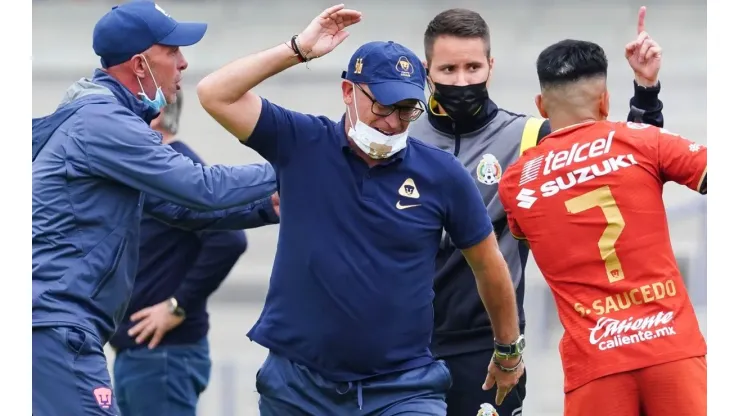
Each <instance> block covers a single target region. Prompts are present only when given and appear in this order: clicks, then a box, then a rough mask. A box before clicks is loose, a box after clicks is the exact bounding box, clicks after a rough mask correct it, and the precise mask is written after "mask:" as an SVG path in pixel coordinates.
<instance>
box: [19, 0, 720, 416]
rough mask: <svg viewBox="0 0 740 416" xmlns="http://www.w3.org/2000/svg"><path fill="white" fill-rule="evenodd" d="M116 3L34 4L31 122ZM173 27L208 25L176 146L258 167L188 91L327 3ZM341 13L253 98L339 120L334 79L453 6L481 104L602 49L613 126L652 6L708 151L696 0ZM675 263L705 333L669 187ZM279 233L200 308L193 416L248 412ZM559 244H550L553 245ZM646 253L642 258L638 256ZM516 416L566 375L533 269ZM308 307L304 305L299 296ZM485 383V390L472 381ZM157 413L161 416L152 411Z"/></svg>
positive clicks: (668, 116)
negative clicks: (484, 44) (205, 369)
mask: <svg viewBox="0 0 740 416" xmlns="http://www.w3.org/2000/svg"><path fill="white" fill-rule="evenodd" d="M117 3H119V2H118V1H112V0H33V115H34V117H36V116H41V115H44V114H47V113H49V112H51V111H53V110H54V108H55V107H56V106H57V104H58V103H59V101H60V99H61V98H62V95H63V93H64V91H65V89H66V88H67V87H68V86H69V84H70V83H72V82H74V81H75V80H77V79H79V78H81V77H86V76H90V75H91V74H92V71H93V69H94V68H96V67H97V65H98V61H97V58H96V57H95V55H94V54H93V51H92V40H91V34H92V29H93V26H94V24H95V22H96V21H97V19H98V18H100V16H102V15H103V14H104V13H105V12H106V11H107V10H108V9H110V7H111V6H113V5H115V4H117ZM158 4H159V5H160V6H161V7H162V8H164V9H165V10H166V11H167V12H168V13H169V14H170V15H172V16H173V17H174V18H176V19H178V20H198V21H206V22H208V23H209V25H210V26H209V29H208V33H207V34H206V37H205V38H204V40H203V41H202V42H200V43H199V44H198V45H196V46H193V47H190V48H187V49H185V50H184V52H185V56H186V57H187V59H188V60H189V62H190V66H189V68H188V70H187V71H186V72H185V80H184V82H183V89H184V94H185V101H184V110H183V118H182V121H181V128H180V138H181V140H183V141H185V142H186V143H188V144H189V145H190V146H192V147H193V148H194V149H195V150H196V152H198V153H199V154H200V155H201V156H202V157H203V158H204V159H205V160H206V161H207V162H208V163H210V164H215V163H226V164H243V163H250V162H257V161H261V160H262V159H261V157H260V156H258V155H257V154H256V153H255V152H253V151H252V150H250V149H248V148H246V147H244V146H241V145H239V144H238V143H237V142H236V140H235V139H233V138H232V137H231V136H229V135H228V134H227V133H226V132H225V131H224V130H222V129H221V128H220V127H219V126H218V125H217V124H216V122H214V121H213V120H212V119H211V118H210V117H209V116H208V115H207V114H206V113H205V111H204V110H203V109H202V108H201V107H200V105H199V104H198V101H197V97H196V95H195V85H196V84H197V82H198V81H199V80H200V79H201V78H202V77H203V76H205V75H206V74H207V73H209V72H210V71H212V70H214V69H216V68H218V67H219V66H221V65H223V64H225V63H227V62H228V61H230V60H233V59H235V58H238V57H240V56H243V55H246V54H249V53H252V52H256V51H259V50H261V49H265V48H268V47H271V46H274V45H276V44H278V43H280V42H284V41H286V40H288V39H289V38H290V36H291V35H293V34H296V33H299V32H300V31H301V30H302V29H303V28H304V27H305V26H306V25H307V24H308V22H309V21H310V20H311V19H313V17H315V16H316V15H317V14H318V13H319V12H321V10H323V9H324V8H326V7H328V6H331V5H332V4H333V2H332V1H327V0H300V1H299V0H293V1H290V0H271V1H258V0H161V1H159V2H158ZM346 4H347V6H348V7H351V8H354V9H358V10H360V11H362V12H363V22H362V23H361V24H359V25H358V26H356V27H353V28H352V29H351V30H350V32H351V36H350V37H349V38H348V39H347V40H346V41H345V42H344V43H343V44H342V45H341V46H339V47H338V48H337V49H336V50H335V51H334V52H333V53H331V54H330V55H327V56H325V57H323V58H321V59H320V60H316V61H313V62H311V63H310V65H309V66H308V68H306V66H305V65H304V66H297V67H294V68H292V69H290V70H288V71H286V72H285V73H283V74H280V75H278V76H276V77H274V78H273V79H271V80H268V81H267V82H265V83H264V84H263V85H261V86H259V87H258V89H257V92H258V93H259V94H261V95H263V96H265V97H267V98H269V99H270V100H272V101H274V102H276V103H278V104H280V105H283V106H285V107H288V108H291V109H294V110H298V111H303V112H308V113H313V114H324V115H328V116H330V117H333V118H335V119H338V118H339V117H340V116H341V115H342V114H343V111H344V108H343V104H342V101H341V99H340V88H339V84H340V78H339V75H340V73H341V71H342V70H343V69H344V68H346V67H347V60H348V59H349V56H350V55H351V54H352V52H353V51H354V50H355V49H356V48H357V47H358V46H359V45H361V44H362V43H364V42H367V41H371V40H394V41H396V42H399V43H402V44H404V45H406V46H408V47H409V48H411V49H413V50H414V51H415V52H417V53H418V54H419V55H420V56H421V55H423V47H422V46H423V45H422V38H423V33H424V30H425V28H426V25H427V23H428V22H429V20H431V19H432V17H434V15H435V14H437V13H439V12H440V11H442V10H445V9H448V8H451V7H466V8H470V9H473V10H476V11H478V12H480V13H481V14H482V15H483V17H484V18H485V19H486V20H487V21H488V24H489V26H490V28H491V37H492V50H493V52H492V53H493V55H494V57H495V59H496V66H495V69H494V75H493V83H492V85H491V90H490V93H491V97H492V98H493V100H494V101H495V102H496V103H497V104H498V105H499V106H500V107H503V108H505V109H508V110H511V111H515V112H520V113H535V112H536V109H535V106H534V101H533V100H534V96H535V94H536V93H537V92H538V84H537V77H536V72H535V66H534V62H535V59H536V58H537V55H538V53H539V52H540V51H541V50H542V49H543V48H545V47H546V46H548V45H549V44H551V43H554V42H556V41H559V40H562V39H564V38H581V39H587V40H591V41H595V42H597V43H599V44H601V45H602V46H603V47H604V48H605V50H606V52H607V54H608V55H609V57H610V58H611V67H610V73H609V87H610V91H611V94H612V119H613V120H624V119H625V118H626V115H627V111H628V105H629V98H630V97H631V95H632V81H631V80H632V73H631V71H630V68H629V66H628V65H627V63H626V61H625V60H624V50H623V48H624V45H625V44H626V43H627V42H629V41H630V40H632V39H633V38H634V37H635V36H636V34H637V33H636V24H637V11H638V9H639V7H640V6H642V5H645V6H647V7H648V12H647V19H646V22H647V25H646V29H647V31H648V32H649V33H650V34H651V35H652V37H653V38H654V39H656V40H657V41H658V42H659V43H660V44H661V46H662V47H663V50H664V58H663V61H664V62H663V70H662V71H661V76H660V79H661V82H662V85H663V91H662V92H661V99H662V100H663V103H664V105H665V110H664V114H665V120H666V127H667V128H668V129H670V130H672V131H674V132H677V133H680V134H682V135H684V136H686V137H689V138H691V139H693V140H695V141H697V142H699V143H702V144H706V127H707V124H706V76H707V70H706V67H707V60H706V43H707V39H706V29H707V28H706V18H707V16H706V2H703V1H698V0H695V1H692V0H644V1H636V0H621V1H610V0H552V1H546V0H517V1H502V0H485V1H483V0H426V1H424V0H400V1H399V0H393V1H391V0H372V1H371V0H355V1H347V2H346ZM665 203H666V206H667V207H668V209H669V212H670V222H671V233H672V239H673V247H674V250H675V252H676V256H677V257H678V258H679V261H680V263H681V269H682V272H683V276H684V279H685V280H686V281H687V282H688V285H689V289H690V292H691V296H692V298H693V300H694V303H695V306H696V308H697V312H698V313H699V319H700V322H701V325H702V328H704V329H705V335H706V312H705V310H706V309H705V305H706V284H705V279H706V203H705V199H704V198H703V197H700V196H698V195H696V194H694V193H693V192H691V191H689V190H686V189H682V188H680V187H678V186H676V185H673V184H671V185H668V186H666V189H665ZM277 227H278V226H270V227H263V228H260V229H256V230H250V231H249V232H247V236H248V240H249V249H248V251H247V253H246V254H245V255H244V256H243V257H242V259H241V260H240V262H239V264H238V265H237V267H236V268H235V269H234V271H233V272H232V275H231V276H229V278H228V279H227V280H226V282H225V283H224V284H223V286H222V287H221V288H220V289H219V291H218V292H217V293H216V294H215V295H214V297H213V298H212V300H211V302H210V306H209V310H210V312H211V325H212V329H211V333H210V341H211V349H212V356H213V361H214V367H213V374H212V381H211V384H210V386H209V388H208V390H207V391H206V393H205V395H204V397H203V398H202V400H201V405H200V414H201V415H208V416H248V415H257V414H258V411H257V407H256V400H257V394H256V392H255V387H254V378H255V373H256V371H257V369H258V368H259V366H260V364H261V362H262V360H263V359H264V357H265V355H266V351H265V350H264V349H263V348H262V347H260V346H259V345H256V344H253V343H251V342H249V340H248V339H247V338H246V336H245V334H246V332H247V331H248V330H249V328H250V327H251V326H252V324H253V323H254V322H255V321H256V320H257V317H258V315H259V313H260V311H261V308H262V303H263V301H264V295H265V293H266V290H267V284H268V280H269V275H270V270H271V268H272V262H273V256H274V253H275V245H276V241H277V230H278V228H277ZM555 238H557V237H555ZM645 255H646V256H649V255H650V253H645ZM526 285H527V297H526V301H525V306H526V309H527V323H528V326H527V338H528V350H527V366H528V371H529V382H528V386H527V391H528V394H527V401H526V405H525V409H526V414H527V415H529V416H550V415H558V414H562V396H563V394H562V385H563V382H562V371H561V368H560V361H559V355H558V351H557V342H558V340H559V337H560V334H561V333H562V327H561V326H560V323H559V322H558V320H557V316H556V315H555V311H554V308H553V301H552V296H551V295H550V293H549V290H548V289H547V286H546V285H545V283H544V280H543V279H542V276H541V274H540V273H539V270H538V269H537V267H536V264H535V263H534V261H532V260H531V259H530V262H529V266H528V270H527V283H526ZM307 301H310V299H309V300H307ZM481 381H482V380H481ZM156 416H166V415H156Z"/></svg>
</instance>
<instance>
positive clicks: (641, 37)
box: [624, 6, 663, 87]
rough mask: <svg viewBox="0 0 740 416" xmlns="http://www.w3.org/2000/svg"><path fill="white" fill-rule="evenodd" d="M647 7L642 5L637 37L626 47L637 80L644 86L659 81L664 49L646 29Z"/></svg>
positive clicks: (628, 60) (625, 54) (625, 51)
mask: <svg viewBox="0 0 740 416" xmlns="http://www.w3.org/2000/svg"><path fill="white" fill-rule="evenodd" d="M646 14H647V9H646V8H645V6H643V7H640V11H639V12H638V14H637V39H635V40H634V41H632V42H630V43H628V44H627V46H625V48H624V57H625V58H627V62H629V64H630V67H632V70H633V71H634V72H635V81H636V82H637V84H638V85H641V86H643V87H652V86H655V85H656V84H657V83H658V72H660V65H661V62H662V58H663V50H662V49H661V47H660V45H658V43H657V42H656V41H654V40H653V39H652V38H651V37H650V35H649V34H648V33H647V32H646V31H645V15H646Z"/></svg>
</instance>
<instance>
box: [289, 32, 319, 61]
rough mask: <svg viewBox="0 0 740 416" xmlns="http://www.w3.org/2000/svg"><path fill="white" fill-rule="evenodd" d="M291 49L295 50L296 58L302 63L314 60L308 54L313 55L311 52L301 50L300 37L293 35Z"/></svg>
mask: <svg viewBox="0 0 740 416" xmlns="http://www.w3.org/2000/svg"><path fill="white" fill-rule="evenodd" d="M290 48H291V49H293V52H295V54H296V57H297V58H298V61H300V62H301V63H303V62H308V61H310V60H311V59H313V58H309V57H308V54H309V53H311V51H308V52H304V51H303V50H302V49H301V45H300V43H298V35H293V37H292V38H290Z"/></svg>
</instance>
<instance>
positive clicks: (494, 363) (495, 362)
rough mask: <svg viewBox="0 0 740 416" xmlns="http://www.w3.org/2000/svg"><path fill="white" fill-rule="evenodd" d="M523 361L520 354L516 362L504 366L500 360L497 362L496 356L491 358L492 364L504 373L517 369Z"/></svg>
mask: <svg viewBox="0 0 740 416" xmlns="http://www.w3.org/2000/svg"><path fill="white" fill-rule="evenodd" d="M523 363H524V358H522V356H521V355H520V356H519V361H517V362H516V364H515V365H514V366H513V367H505V366H503V365H502V364H501V363H500V362H498V359H497V358H494V360H493V365H495V366H496V368H498V369H499V370H501V371H503V372H505V373H513V372H515V371H516V370H518V369H519V367H521V366H522V364H523Z"/></svg>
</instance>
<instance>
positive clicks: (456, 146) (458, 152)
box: [452, 122, 460, 157]
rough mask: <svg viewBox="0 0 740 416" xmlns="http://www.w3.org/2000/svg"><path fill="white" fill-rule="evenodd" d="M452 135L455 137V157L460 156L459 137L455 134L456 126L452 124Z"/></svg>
mask: <svg viewBox="0 0 740 416" xmlns="http://www.w3.org/2000/svg"><path fill="white" fill-rule="evenodd" d="M452 133H453V134H454V135H455V153H454V155H455V157H457V155H458V154H460V135H459V134H458V133H457V126H456V125H455V123H454V122H453V123H452Z"/></svg>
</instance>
